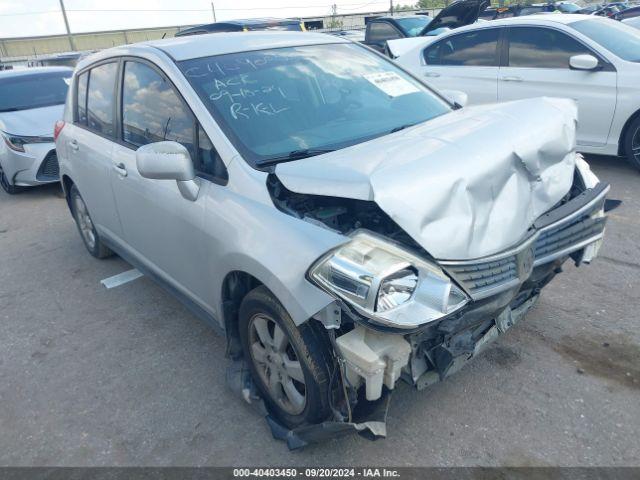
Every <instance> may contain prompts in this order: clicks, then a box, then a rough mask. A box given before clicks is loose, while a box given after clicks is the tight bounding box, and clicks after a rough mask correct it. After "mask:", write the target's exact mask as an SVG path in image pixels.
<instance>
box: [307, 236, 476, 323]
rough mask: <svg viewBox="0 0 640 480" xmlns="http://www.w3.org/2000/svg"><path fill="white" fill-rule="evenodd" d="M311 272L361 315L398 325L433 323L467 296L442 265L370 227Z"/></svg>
mask: <svg viewBox="0 0 640 480" xmlns="http://www.w3.org/2000/svg"><path fill="white" fill-rule="evenodd" d="M309 276H310V278H311V279H312V280H313V281H314V282H316V283H317V284H318V285H320V286H321V287H323V288H324V289H326V290H328V291H329V292H331V293H333V294H334V295H337V296H338V297H340V298H341V299H342V300H344V301H346V302H347V303H348V304H349V305H350V306H351V307H353V308H354V309H355V310H356V311H358V312H359V313H360V314H362V315H364V316H366V317H368V318H370V319H371V320H373V321H374V322H376V323H379V324H382V325H387V326H393V327H399V328H407V329H409V328H415V327H418V326H420V325H423V324H425V323H429V322H433V321H435V320H438V319H439V318H442V317H444V316H445V315H448V314H450V313H453V312H455V311H456V310H458V309H460V308H462V307H463V306H464V305H465V304H466V303H467V302H468V301H469V299H468V297H467V296H466V295H465V293H464V292H463V291H462V290H460V289H459V288H458V287H457V286H456V285H455V284H453V282H452V281H451V279H450V278H449V277H448V276H447V275H446V274H445V273H444V272H443V271H442V269H441V268H440V267H438V266H437V265H435V264H433V263H431V262H428V261H426V260H424V259H422V258H419V257H417V256H415V255H413V254H411V253H410V252H408V251H406V250H404V249H402V248H400V247H398V246H396V245H394V244H392V243H389V242H387V241H385V240H384V239H381V238H379V237H377V236H374V235H372V234H370V233H366V232H358V233H356V234H355V235H354V236H353V238H352V240H351V241H350V242H349V243H347V244H345V245H343V246H341V247H339V248H337V249H335V250H332V251H331V252H329V253H328V254H327V255H325V256H324V257H322V258H321V259H320V260H319V261H318V262H317V263H316V264H314V265H313V266H312V267H311V269H310V270H309Z"/></svg>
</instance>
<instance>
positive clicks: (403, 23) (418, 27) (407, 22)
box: [396, 15, 432, 37]
mask: <svg viewBox="0 0 640 480" xmlns="http://www.w3.org/2000/svg"><path fill="white" fill-rule="evenodd" d="M431 20H432V18H431V17H427V16H426V15H425V16H421V17H407V18H396V22H398V25H400V28H402V30H404V33H405V34H406V35H407V36H408V37H417V36H418V35H420V32H422V30H424V27H426V26H427V25H428V24H429V23H431Z"/></svg>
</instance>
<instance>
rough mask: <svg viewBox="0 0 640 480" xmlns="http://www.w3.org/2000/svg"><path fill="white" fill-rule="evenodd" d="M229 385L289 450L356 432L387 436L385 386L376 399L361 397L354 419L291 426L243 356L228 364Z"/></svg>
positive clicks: (388, 396) (374, 437) (387, 393)
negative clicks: (267, 397) (274, 407)
mask: <svg viewBox="0 0 640 480" xmlns="http://www.w3.org/2000/svg"><path fill="white" fill-rule="evenodd" d="M227 385H229V387H230V388H231V390H232V391H234V392H236V393H237V394H239V395H241V396H242V398H243V399H244V400H245V401H246V402H247V403H248V404H249V405H251V406H252V407H254V409H255V410H256V411H257V412H258V413H259V414H260V415H262V416H263V417H265V420H266V421H267V424H268V425H269V428H270V429H271V435H273V438H275V439H276V440H282V441H285V442H287V447H289V450H297V449H300V448H303V447H306V446H307V445H309V444H312V443H318V442H323V441H325V440H329V439H331V438H336V437H342V436H345V435H350V434H354V433H357V434H359V435H361V436H363V437H365V438H367V439H369V440H377V439H379V438H384V437H386V436H387V412H388V410H389V404H390V401H391V391H390V390H388V389H387V388H383V389H382V394H381V396H380V398H379V399H378V400H376V401H374V402H369V401H361V402H358V405H357V407H356V408H355V409H354V410H353V415H352V419H351V422H339V421H326V422H322V423H318V424H314V425H305V426H303V427H298V428H294V429H289V428H287V427H286V426H284V425H282V424H281V423H280V422H279V421H278V420H277V419H276V418H275V417H274V416H273V414H272V413H271V412H270V411H269V408H268V406H267V404H266V403H265V402H264V401H263V399H262V398H261V397H260V393H259V392H258V389H257V388H256V386H255V384H254V383H253V379H252V378H251V373H250V371H249V367H248V366H247V365H246V363H245V360H244V359H242V358H239V359H235V360H231V361H230V363H229V367H228V368H227Z"/></svg>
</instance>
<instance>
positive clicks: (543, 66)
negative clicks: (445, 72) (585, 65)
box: [498, 26, 616, 146]
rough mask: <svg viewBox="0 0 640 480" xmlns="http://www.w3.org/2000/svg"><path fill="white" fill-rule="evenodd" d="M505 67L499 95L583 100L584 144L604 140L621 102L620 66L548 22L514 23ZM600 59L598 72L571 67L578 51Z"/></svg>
mask: <svg viewBox="0 0 640 480" xmlns="http://www.w3.org/2000/svg"><path fill="white" fill-rule="evenodd" d="M505 49H506V59H505V61H504V65H505V66H503V67H501V68H500V75H499V79H498V99H499V100H500V101H501V102H502V101H508V100H518V99H521V98H531V97H541V96H551V97H562V98H571V99H574V100H575V101H576V102H577V104H578V132H577V142H578V144H579V145H593V146H598V145H604V144H605V143H606V141H607V137H608V135H609V129H610V128H611V122H612V121H613V114H614V111H615V106H616V71H615V69H614V67H613V66H612V65H611V64H609V63H608V62H606V60H605V59H603V58H602V57H600V56H599V55H598V54H597V53H595V52H593V51H592V50H591V49H590V48H589V47H587V46H586V45H584V44H583V43H582V42H580V41H579V40H578V39H576V38H574V37H572V36H570V35H569V34H567V33H566V32H564V31H560V30H558V29H555V28H551V27H545V26H535V27H534V26H531V27H529V26H527V27H524V26H522V27H520V26H518V27H510V28H508V29H507V35H506V45H505ZM581 54H587V55H593V56H595V57H597V58H598V59H599V60H600V68H599V69H598V70H594V71H584V70H572V69H571V68H570V66H569V58H570V57H572V56H573V55H581Z"/></svg>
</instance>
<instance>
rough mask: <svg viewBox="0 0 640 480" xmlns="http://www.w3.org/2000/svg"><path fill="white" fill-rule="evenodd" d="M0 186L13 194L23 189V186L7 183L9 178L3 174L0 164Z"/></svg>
mask: <svg viewBox="0 0 640 480" xmlns="http://www.w3.org/2000/svg"><path fill="white" fill-rule="evenodd" d="M0 186H1V187H2V189H3V190H4V191H5V192H7V193H8V194H9V195H15V194H16V193H20V192H21V191H23V190H24V188H23V187H18V186H16V185H11V183H9V179H8V178H7V176H6V175H5V173H4V170H3V169H2V165H0Z"/></svg>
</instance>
